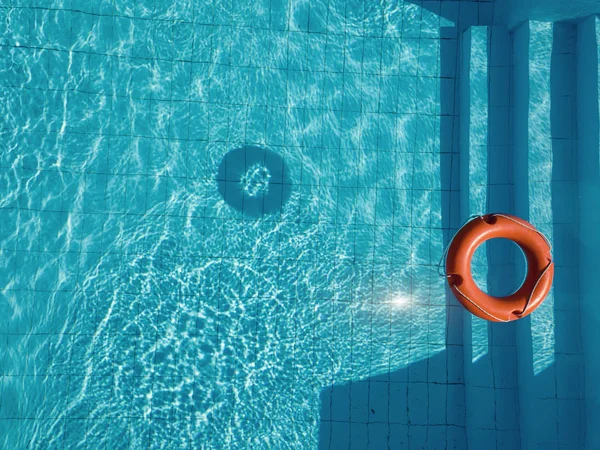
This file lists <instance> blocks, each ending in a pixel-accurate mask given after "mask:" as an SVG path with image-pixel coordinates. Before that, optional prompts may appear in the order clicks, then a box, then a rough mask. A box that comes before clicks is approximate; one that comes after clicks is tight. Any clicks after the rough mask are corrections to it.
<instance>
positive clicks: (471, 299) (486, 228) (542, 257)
mask: <svg viewBox="0 0 600 450" xmlns="http://www.w3.org/2000/svg"><path fill="white" fill-rule="evenodd" d="M494 238H505V239H510V240H511V241H513V242H514V243H515V244H517V245H518V246H519V247H521V249H522V250H523V253H524V254H525V258H526V259H527V276H526V277H525V281H524V282H523V284H522V285H521V287H520V288H519V289H518V290H517V291H516V292H515V293H514V294H512V295H509V296H507V297H493V296H491V295H488V294H486V293H485V292H483V291H482V290H481V289H479V287H477V284H476V283H475V281H474V280H473V277H472V275H471V259H472V258H473V254H474V253H475V250H476V249H477V247H479V246H480V245H481V244H483V243H484V242H485V241H487V240H489V239H494ZM550 250H551V249H550V244H549V243H548V241H547V239H546V238H545V237H544V235H542V234H541V233H540V232H539V231H538V230H537V229H536V228H535V227H534V226H533V225H531V224H530V223H529V222H527V221H525V220H523V219H519V218H518V217H515V216H511V215H508V214H487V215H485V216H480V217H478V218H476V219H474V220H472V221H470V222H468V223H467V224H466V225H465V226H463V227H462V228H461V229H460V230H459V231H458V233H457V234H456V236H455V237H454V239H453V240H452V242H451V243H450V247H449V249H448V254H447V256H446V277H447V279H448V284H449V285H450V289H451V290H452V292H453V293H454V295H455V296H456V298H457V299H458V301H459V302H460V303H461V304H462V305H463V306H464V307H465V308H466V309H467V310H469V311H470V312H471V313H473V314H475V315H476V316H478V317H481V318H482V319H486V320H489V321H492V322H509V321H511V320H517V319H520V318H522V317H525V316H527V315H528V314H530V313H531V312H532V311H533V310H535V309H536V308H537V307H538V306H540V304H541V303H542V302H543V301H544V299H545V298H546V296H547V295H548V292H550V287H551V286H552V280H553V278H554V263H553V262H552V255H551V254H550Z"/></svg>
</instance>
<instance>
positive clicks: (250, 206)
mask: <svg viewBox="0 0 600 450" xmlns="http://www.w3.org/2000/svg"><path fill="white" fill-rule="evenodd" d="M287 172H288V170H287V168H286V166H285V162H284V161H283V158H282V157H281V156H280V155H278V154H277V153H275V152H273V151H271V150H267V149H265V148H261V147H254V146H251V145H245V146H243V147H240V148H236V149H234V150H231V151H230V152H228V153H227V154H226V155H225V156H224V157H223V159H222V160H221V163H220V164H219V169H218V171H217V184H218V187H219V193H220V194H221V195H222V196H223V199H224V200H225V201H226V202H227V203H228V204H229V205H230V206H232V207H233V208H235V209H237V210H238V211H241V212H242V213H244V214H245V215H247V216H252V217H257V216H262V215H263V214H272V213H274V212H277V211H279V210H280V209H281V207H282V206H283V205H284V204H285V202H286V201H287V200H288V199H289V197H290V192H291V184H290V182H289V179H288V173H287Z"/></svg>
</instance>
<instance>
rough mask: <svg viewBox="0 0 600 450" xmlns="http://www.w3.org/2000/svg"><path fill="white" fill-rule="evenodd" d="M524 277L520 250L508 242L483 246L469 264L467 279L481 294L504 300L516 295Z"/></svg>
mask: <svg viewBox="0 0 600 450" xmlns="http://www.w3.org/2000/svg"><path fill="white" fill-rule="evenodd" d="M526 274H527V260H526V259H525V255H524V254H523V250H521V247H519V246H518V245H517V244H515V243H514V242H513V241H511V240H509V239H502V238H498V239H490V240H489V241H486V242H484V243H483V244H481V245H480V246H479V247H477V250H475V254H474V255H473V259H472V260H471V275H472V276H473V280H475V283H476V284H477V286H478V287H479V289H481V290H482V291H483V292H485V293H486V294H488V295H492V296H494V297H506V296H508V295H511V294H513V293H514V292H516V291H517V290H518V289H519V288H520V287H521V285H522V284H523V281H525V275H526Z"/></svg>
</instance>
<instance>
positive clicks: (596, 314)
mask: <svg viewBox="0 0 600 450" xmlns="http://www.w3.org/2000/svg"><path fill="white" fill-rule="evenodd" d="M578 31H579V40H578V41H577V47H578V53H579V55H581V57H580V58H579V59H578V60H577V73H578V79H577V87H578V91H577V102H578V114H577V123H578V127H577V131H578V138H579V142H578V167H579V171H578V174H579V186H578V187H579V224H580V225H579V236H580V240H579V285H580V300H581V334H582V340H583V352H584V357H585V366H584V367H585V379H586V381H587V382H586V384H585V397H586V410H585V414H586V423H587V436H586V448H587V449H593V448H597V447H598V445H599V444H600V428H599V427H598V424H599V423H600V384H598V383H597V382H595V381H596V380H600V302H599V301H598V296H599V293H600V277H599V276H598V273H599V271H598V255H600V232H599V230H600V194H599V193H600V160H599V149H600V139H599V136H600V126H599V124H598V117H599V107H598V103H599V100H600V97H599V93H600V80H599V78H598V72H599V69H600V64H599V60H600V57H599V55H600V47H599V43H600V21H599V19H598V18H597V17H590V18H588V19H586V20H584V21H583V22H581V23H580V24H579V25H578ZM571 281H572V280H571Z"/></svg>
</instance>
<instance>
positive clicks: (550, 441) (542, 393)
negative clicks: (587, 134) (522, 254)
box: [511, 21, 583, 450]
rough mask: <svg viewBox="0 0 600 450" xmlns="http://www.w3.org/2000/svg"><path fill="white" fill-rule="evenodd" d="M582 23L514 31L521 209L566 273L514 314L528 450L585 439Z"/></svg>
mask: <svg viewBox="0 0 600 450" xmlns="http://www.w3.org/2000/svg"><path fill="white" fill-rule="evenodd" d="M576 32H577V30H576V27H575V25H573V24H568V23H554V24H553V23H548V22H538V21H528V22H525V23H523V24H521V25H520V26H519V27H517V28H516V29H515V30H514V31H513V32H512V52H513V53H512V58H513V60H512V80H513V88H512V96H511V98H512V105H511V106H512V121H511V122H512V124H513V126H512V136H513V149H512V155H513V158H512V159H513V167H512V169H513V180H514V191H515V195H514V211H515V214H517V215H518V216H520V217H522V218H524V219H526V220H529V221H530V222H532V223H533V224H534V225H535V226H536V227H537V228H538V229H539V230H540V231H542V232H543V233H544V234H545V235H546V236H547V237H548V238H549V240H550V241H551V242H552V244H553V254H554V258H555V265H556V272H557V273H558V274H566V276H565V277H564V278H563V279H562V280H561V277H557V279H556V280H555V284H554V288H553V290H552V292H551V294H550V295H549V296H548V298H547V299H546V301H545V302H544V303H543V304H542V305H541V306H540V308H538V310H537V311H536V312H535V313H534V314H532V315H531V316H528V317H527V318H525V319H523V320H520V321H518V322H517V323H516V342H517V359H518V364H517V367H518V371H517V378H518V385H519V412H520V414H519V420H520V436H521V449H522V450H527V449H537V448H540V446H545V447H547V448H561V449H562V448H573V449H578V448H582V447H581V445H582V442H581V436H582V435H583V432H582V431H583V430H582V428H581V424H582V423H583V420H582V419H583V417H582V416H581V415H580V414H581V411H582V410H583V408H582V400H581V398H582V393H581V389H580V388H581V386H582V385H583V383H582V380H581V376H580V372H581V367H580V363H581V344H580V341H579V339H578V336H579V333H580V327H579V313H578V311H577V310H578V285H577V282H576V281H575V282H574V283H573V282H572V281H571V285H570V286H569V288H568V289H564V287H563V286H562V285H561V281H563V280H564V279H571V280H572V279H573V278H575V279H576V278H577V277H576V273H577V265H578V260H577V253H576V248H577V241H576V236H577V233H578V230H577V224H576V214H577V208H576V205H577V183H576V173H575V157H574V155H575V154H576V134H575V120H574V117H575V108H576V95H575V91H576V88H575V83H574V81H575V58H576V55H575V43H576ZM521 261H522V259H521V258H519V259H518V260H517V261H516V263H517V270H518V271H519V272H520V273H524V271H525V266H524V264H523V263H522V262H521ZM540 411H544V420H540V416H539V413H540Z"/></svg>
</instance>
